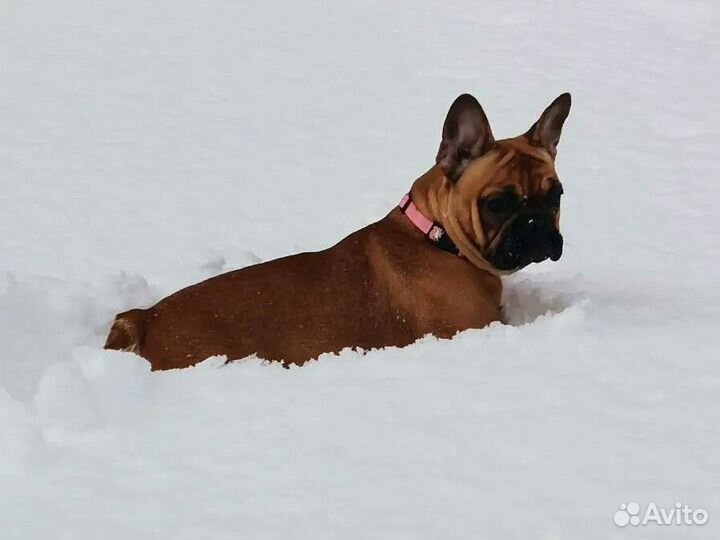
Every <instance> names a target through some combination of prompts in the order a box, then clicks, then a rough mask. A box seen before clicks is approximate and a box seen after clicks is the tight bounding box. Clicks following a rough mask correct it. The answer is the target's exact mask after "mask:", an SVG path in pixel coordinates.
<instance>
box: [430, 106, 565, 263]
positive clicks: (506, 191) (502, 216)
mask: <svg viewBox="0 0 720 540" xmlns="http://www.w3.org/2000/svg"><path fill="white" fill-rule="evenodd" d="M569 112H570V94H562V95H561V96H559V97H558V98H557V99H555V101H553V102H552V103H551V104H550V106H548V108H547V109H545V111H544V112H543V113H542V115H540V118H539V119H538V121H537V122H535V124H533V126H532V127H531V128H530V129H529V130H528V132H527V133H525V134H524V135H520V136H519V137H515V138H512V139H503V140H498V141H496V140H495V138H494V137H493V134H492V130H491V129H490V124H489V122H488V119H487V116H486V115H485V112H484V111H483V109H482V107H481V106H480V103H478V101H477V100H476V99H475V98H474V97H472V96H471V95H469V94H463V95H462V96H460V97H458V98H457V99H456V100H455V102H454V103H453V104H452V106H451V107H450V111H449V112H448V115H447V118H446V119H445V124H444V126H443V134H442V142H441V143H440V149H439V151H438V154H437V158H436V163H437V165H438V167H439V168H440V169H441V170H442V172H443V174H444V180H443V186H444V187H443V189H444V191H445V195H446V196H445V197H444V199H445V204H444V205H443V206H445V209H444V212H443V214H444V219H443V225H445V228H446V229H447V231H448V233H449V234H450V237H451V238H452V239H453V240H454V241H455V243H456V244H457V245H458V248H459V249H460V252H461V253H463V255H465V256H466V257H468V258H469V259H471V260H472V259H478V258H479V259H481V261H482V263H483V264H484V265H485V266H487V265H489V266H490V267H491V269H492V270H495V271H497V272H498V273H507V272H512V271H515V270H518V269H520V268H523V267H524V266H527V265H528V264H530V263H532V262H541V261H544V260H546V259H551V260H553V261H556V260H558V259H559V258H560V256H561V255H562V248H563V238H562V235H561V234H560V229H559V227H560V196H561V195H562V193H563V187H562V184H561V183H560V180H559V178H558V175H557V172H556V171H555V156H556V155H557V145H558V142H559V141H560V133H561V131H562V127H563V124H564V122H565V119H566V118H567V116H568V113H569ZM476 262H477V261H476Z"/></svg>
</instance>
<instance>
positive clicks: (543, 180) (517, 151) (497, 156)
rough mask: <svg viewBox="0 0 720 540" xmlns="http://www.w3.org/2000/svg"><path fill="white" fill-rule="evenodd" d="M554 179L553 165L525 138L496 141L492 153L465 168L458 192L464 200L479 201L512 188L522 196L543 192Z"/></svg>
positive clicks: (540, 150) (548, 158)
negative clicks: (467, 198) (479, 198)
mask: <svg viewBox="0 0 720 540" xmlns="http://www.w3.org/2000/svg"><path fill="white" fill-rule="evenodd" d="M555 178H557V173H556V172H555V164H554V162H553V160H552V158H551V157H550V154H548V153H547V151H546V150H545V149H544V148H540V147H537V146H532V145H530V144H529V143H528V142H527V141H526V140H525V139H524V138H522V137H518V138H515V139H503V140H500V141H497V145H496V147H495V148H493V150H491V151H490V152H488V153H487V154H485V155H484V156H482V157H481V158H480V159H477V160H475V161H473V162H472V163H471V164H470V165H468V167H467V169H465V171H464V172H463V174H462V176H461V177H460V179H459V180H458V183H457V189H458V190H459V191H461V192H463V194H464V195H466V196H473V197H479V196H480V195H481V194H482V193H485V192H491V191H496V190H500V189H503V188H506V187H508V186H512V187H513V189H518V190H519V191H520V193H521V194H524V195H532V194H533V193H536V192H539V191H546V190H547V189H548V188H549V187H550V186H549V184H552V183H553V181H554V180H553V179H555Z"/></svg>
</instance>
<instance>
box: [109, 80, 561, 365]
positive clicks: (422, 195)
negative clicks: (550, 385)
mask: <svg viewBox="0 0 720 540" xmlns="http://www.w3.org/2000/svg"><path fill="white" fill-rule="evenodd" d="M570 104H571V98H570V94H567V93H565V94H562V95H560V96H559V97H558V98H557V99H555V100H554V101H553V102H552V103H551V104H550V105H549V106H548V107H547V109H545V111H544V112H543V113H542V114H541V115H540V118H539V119H538V120H537V121H536V122H535V123H534V124H533V125H532V127H531V128H530V129H529V130H528V131H527V132H526V133H525V134H523V135H520V136H518V137H514V138H510V139H502V140H495V138H494V137H493V134H492V130H491V129H490V124H489V122H488V119H487V116H486V115H485V112H484V111H483V108H482V107H481V106H480V103H478V101H477V100H476V99H475V98H474V97H473V96H471V95H469V94H463V95H461V96H459V97H458V98H457V99H456V100H455V101H454V102H453V104H452V106H451V107H450V110H449V111H448V114H447V117H446V119H445V123H444V125H443V129H442V139H441V142H440V148H439V150H438V153H437V156H436V158H435V165H433V166H432V167H431V168H430V170H428V171H427V172H426V173H425V174H423V175H422V176H420V177H419V178H418V179H417V180H416V181H415V182H414V183H413V184H412V187H411V189H410V191H409V193H408V194H407V195H406V196H404V197H403V198H402V200H401V202H400V204H399V205H398V206H397V207H395V208H394V209H393V210H392V211H391V212H390V213H389V214H387V215H386V216H385V217H384V218H382V219H381V220H380V221H378V222H376V223H373V224H371V225H369V226H367V227H365V228H363V229H360V230H359V231H356V232H354V233H352V234H350V235H349V236H348V237H347V238H345V239H344V240H342V241H341V242H339V243H338V244H336V245H335V246H333V247H331V248H328V249H326V250H324V251H319V252H314V253H301V254H297V255H292V256H288V257H285V258H281V259H277V260H273V261H270V262H266V263H262V264H257V265H254V266H250V267H247V268H243V269H240V270H235V271H232V272H228V273H225V274H222V275H219V276H215V277H213V278H210V279H208V280H206V281H203V282H201V283H198V284H196V285H192V286H190V287H187V288H185V289H182V290H180V291H178V292H176V293H174V294H172V295H170V296H168V297H167V298H164V299H163V300H160V301H159V302H158V303H157V304H155V305H154V306H152V307H150V308H147V309H132V310H130V311H126V312H124V313H120V314H119V315H117V317H116V318H115V321H114V323H113V324H112V327H111V329H110V332H109V335H108V338H107V342H106V343H105V348H106V349H115V350H123V351H132V352H134V353H136V354H138V355H140V356H142V357H143V358H145V359H147V360H148V361H149V362H150V364H151V367H152V369H153V370H165V369H175V368H184V367H188V366H192V365H194V364H196V363H198V362H200V361H202V360H204V359H206V358H208V357H210V356H216V355H224V356H225V357H226V358H227V359H228V361H231V360H237V359H241V358H244V357H247V356H249V355H252V354H256V355H257V356H258V357H260V358H263V359H265V360H270V361H279V362H282V363H283V365H285V366H286V367H288V366H290V365H292V364H296V365H302V364H304V363H305V362H307V361H308V360H310V359H315V358H317V357H318V356H319V355H321V354H322V353H336V352H338V351H340V350H342V349H344V348H348V347H349V348H353V349H361V350H368V349H374V348H379V347H385V346H398V347H402V346H406V345H409V344H411V343H413V342H414V341H416V340H417V339H418V338H420V337H423V336H425V335H427V334H432V335H433V336H436V337H438V338H451V337H452V336H454V335H455V334H457V333H458V332H460V331H462V330H466V329H469V328H482V327H484V326H487V325H488V324H490V323H492V322H494V321H499V320H500V318H501V309H500V297H501V293H502V283H501V280H500V276H502V275H504V274H509V273H511V272H515V271H517V270H519V269H521V268H523V267H525V266H527V265H528V264H531V263H537V262H541V261H544V260H546V259H551V260H553V261H556V260H558V259H559V258H560V256H561V254H562V250H563V237H562V235H561V234H560V229H559V220H560V198H561V195H562V193H563V187H562V184H561V183H560V180H559V179H558V175H557V172H556V171H555V157H556V154H557V146H558V142H559V140H560V134H561V131H562V128H563V124H564V123H565V119H566V118H567V116H568V114H569V112H570Z"/></svg>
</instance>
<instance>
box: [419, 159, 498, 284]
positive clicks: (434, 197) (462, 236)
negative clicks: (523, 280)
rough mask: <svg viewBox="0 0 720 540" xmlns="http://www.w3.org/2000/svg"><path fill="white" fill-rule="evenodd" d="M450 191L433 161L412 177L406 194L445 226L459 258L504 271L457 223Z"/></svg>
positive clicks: (496, 271) (440, 170)
mask: <svg viewBox="0 0 720 540" xmlns="http://www.w3.org/2000/svg"><path fill="white" fill-rule="evenodd" d="M452 192H453V185H452V183H451V182H450V180H448V178H447V177H446V176H445V173H444V172H443V170H442V169H441V168H440V167H439V166H438V165H434V166H433V167H432V168H430V170H429V171H427V172H426V173H425V174H423V175H422V176H421V177H420V178H418V179H417V180H415V182H414V183H413V185H412V188H411V189H410V196H411V198H412V201H413V203H415V206H416V207H417V208H418V210H420V212H422V213H423V215H425V216H426V217H427V218H429V219H431V220H432V221H434V222H435V223H438V224H440V225H441V226H442V227H443V229H445V231H446V233H447V234H448V235H449V236H450V239H451V240H452V241H453V242H454V244H455V245H456V246H457V248H458V250H459V252H460V255H461V256H462V257H463V258H465V259H467V260H468V261H469V262H470V263H471V264H473V265H474V266H476V267H477V268H479V269H480V270H484V271H486V272H489V273H490V274H493V275H495V276H500V275H504V274H507V273H508V272H503V271H500V270H498V269H496V268H495V267H493V265H492V264H490V263H489V262H488V260H487V259H486V258H485V255H484V254H483V253H482V251H481V250H480V248H479V247H478V245H477V240H473V239H472V238H471V237H470V236H468V234H467V233H466V232H465V231H464V230H463V228H462V227H461V226H460V224H459V223H458V220H457V218H455V216H454V214H453V208H452V205H451V201H450V199H451V197H452Z"/></svg>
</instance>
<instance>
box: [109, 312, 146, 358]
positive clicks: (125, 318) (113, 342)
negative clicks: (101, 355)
mask: <svg viewBox="0 0 720 540" xmlns="http://www.w3.org/2000/svg"><path fill="white" fill-rule="evenodd" d="M145 316H146V310H144V309H131V310H130V311H125V312H123V313H120V314H118V315H117V316H116V317H115V322H114V323H113V325H112V327H111V328H110V333H109V334H108V337H107V341H105V349H113V350H116V351H129V352H134V353H135V354H140V346H141V345H142V341H143V338H144V337H145Z"/></svg>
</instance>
